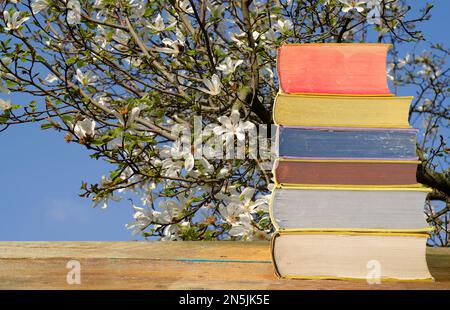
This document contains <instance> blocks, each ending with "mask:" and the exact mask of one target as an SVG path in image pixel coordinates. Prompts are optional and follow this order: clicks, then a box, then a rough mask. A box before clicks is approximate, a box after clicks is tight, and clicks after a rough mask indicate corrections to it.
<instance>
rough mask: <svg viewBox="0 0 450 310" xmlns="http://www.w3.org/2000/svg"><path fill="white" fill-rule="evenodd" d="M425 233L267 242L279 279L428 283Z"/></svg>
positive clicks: (287, 236) (282, 236) (315, 236)
mask: <svg viewBox="0 0 450 310" xmlns="http://www.w3.org/2000/svg"><path fill="white" fill-rule="evenodd" d="M427 236H428V235H427V234H403V235H401V234H387V233H380V234H352V233H340V234H323V233H322V234H320V233H300V234H290V233H285V234H283V233H282V234H279V235H275V236H274V238H273V239H272V259H273V262H274V266H275V272H276V274H277V275H278V276H279V277H282V278H299V279H349V278H352V279H361V280H368V279H371V280H373V279H374V278H379V280H381V281H388V280H404V281H432V280H433V277H432V276H431V274H430V272H429V271H428V266H427V262H426V258H425V255H426V240H427Z"/></svg>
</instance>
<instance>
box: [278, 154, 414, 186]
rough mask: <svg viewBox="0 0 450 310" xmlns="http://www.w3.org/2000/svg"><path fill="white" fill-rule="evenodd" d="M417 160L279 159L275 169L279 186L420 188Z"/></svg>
mask: <svg viewBox="0 0 450 310" xmlns="http://www.w3.org/2000/svg"><path fill="white" fill-rule="evenodd" d="M418 163H419V162H418V161H416V160H379V161H374V160H353V161H352V160H307V159H305V160H301V159H284V158H283V159H279V160H278V161H277V163H276V164H275V167H274V176H275V180H276V182H277V183H278V184H282V185H288V184H304V185H374V186H377V185H389V186H394V185H397V186H401V185H404V186H418V184H417V181H416V170H417V164H418Z"/></svg>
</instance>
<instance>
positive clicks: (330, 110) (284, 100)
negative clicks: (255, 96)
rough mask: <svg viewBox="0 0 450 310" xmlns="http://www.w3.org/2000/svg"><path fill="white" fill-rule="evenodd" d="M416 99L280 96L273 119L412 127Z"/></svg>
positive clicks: (292, 122) (300, 123)
mask: <svg viewBox="0 0 450 310" xmlns="http://www.w3.org/2000/svg"><path fill="white" fill-rule="evenodd" d="M412 99H413V97H412V96H407V97H400V96H356V95H355V96H340V95H303V94H285V93H278V95H277V97H276V99H275V105H274V108H273V119H274V122H275V123H276V124H278V125H284V126H344V127H372V128H410V125H409V123H408V115H409V107H410V105H411V101H412Z"/></svg>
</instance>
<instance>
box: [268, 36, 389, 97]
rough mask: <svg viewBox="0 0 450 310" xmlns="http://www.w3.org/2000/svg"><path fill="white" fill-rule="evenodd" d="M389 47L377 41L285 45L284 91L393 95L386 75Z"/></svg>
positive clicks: (281, 52)
mask: <svg viewBox="0 0 450 310" xmlns="http://www.w3.org/2000/svg"><path fill="white" fill-rule="evenodd" d="M390 47H391V45H389V44H376V43H375V44H373V43H372V44H371V43H365V44H361V43H353V44H352V43H342V44H336V43H322V44H320V43H312V44H287V45H283V46H281V47H280V48H279V49H278V57H277V71H278V77H279V80H280V88H281V91H282V92H285V93H321V94H377V95H390V91H389V88H388V84H387V77H386V58H387V52H388V50H389V48H390Z"/></svg>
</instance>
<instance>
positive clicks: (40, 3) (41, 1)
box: [31, 0, 48, 14]
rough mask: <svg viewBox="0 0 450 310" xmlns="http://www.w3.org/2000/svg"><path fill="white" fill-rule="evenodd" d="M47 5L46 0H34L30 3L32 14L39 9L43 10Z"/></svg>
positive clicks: (36, 12)
mask: <svg viewBox="0 0 450 310" xmlns="http://www.w3.org/2000/svg"><path fill="white" fill-rule="evenodd" d="M47 7H48V0H34V2H33V3H32V4H31V10H32V11H33V14H38V13H39V12H40V11H42V10H45V9H46V8H47Z"/></svg>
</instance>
